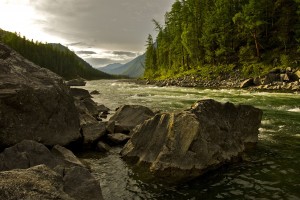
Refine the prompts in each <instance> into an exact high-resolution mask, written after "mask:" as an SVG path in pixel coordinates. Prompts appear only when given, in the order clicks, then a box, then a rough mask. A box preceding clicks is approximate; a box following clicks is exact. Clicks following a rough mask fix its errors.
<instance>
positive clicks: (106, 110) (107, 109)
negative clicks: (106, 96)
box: [97, 104, 110, 113]
mask: <svg viewBox="0 0 300 200" xmlns="http://www.w3.org/2000/svg"><path fill="white" fill-rule="evenodd" d="M97 110H98V111H99V112H106V113H108V112H109V111H110V109H109V108H108V107H106V106H105V105H103V104H100V105H97Z"/></svg>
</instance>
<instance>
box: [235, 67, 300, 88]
mask: <svg viewBox="0 0 300 200" xmlns="http://www.w3.org/2000/svg"><path fill="white" fill-rule="evenodd" d="M299 82H300V70H299V69H292V68H290V67H288V68H286V69H285V70H281V69H275V70H272V71H270V72H269V73H268V74H266V75H264V76H262V77H256V78H250V79H247V80H244V81H243V82H242V83H241V85H240V87H241V88H247V87H253V88H254V89H264V90H286V91H300V84H299Z"/></svg>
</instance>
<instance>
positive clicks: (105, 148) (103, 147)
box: [97, 141, 110, 152]
mask: <svg viewBox="0 0 300 200" xmlns="http://www.w3.org/2000/svg"><path fill="white" fill-rule="evenodd" d="M97 150H98V151H100V152H108V151H109V150H110V146H109V145H108V144H106V143H104V142H101V141H99V142H98V143H97Z"/></svg>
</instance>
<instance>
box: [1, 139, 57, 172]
mask: <svg viewBox="0 0 300 200" xmlns="http://www.w3.org/2000/svg"><path fill="white" fill-rule="evenodd" d="M0 155H2V156H1V157H2V163H3V165H2V168H0V171H3V170H12V169H27V168H29V167H33V166H36V165H41V164H45V165H47V166H48V167H50V168H54V167H55V166H56V165H58V164H60V161H59V160H57V158H56V157H55V156H54V155H53V154H51V152H50V151H49V149H48V148H47V147H45V146H44V145H43V144H40V143H37V142H35V141H32V140H24V141H22V142H20V143H18V144H16V145H14V146H12V147H9V148H6V149H5V150H4V151H3V152H2V153H1V154H0Z"/></svg>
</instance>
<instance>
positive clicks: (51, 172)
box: [0, 44, 262, 199]
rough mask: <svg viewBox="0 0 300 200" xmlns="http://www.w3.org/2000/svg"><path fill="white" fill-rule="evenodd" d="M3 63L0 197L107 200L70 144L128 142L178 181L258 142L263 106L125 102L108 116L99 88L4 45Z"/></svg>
mask: <svg viewBox="0 0 300 200" xmlns="http://www.w3.org/2000/svg"><path fill="white" fill-rule="evenodd" d="M0 66H1V68H0V108H1V109H0V161H1V162H0V178H1V181H0V198H1V199H102V194H101V188H100V183H99V182H98V181H96V180H95V179H94V177H93V176H92V175H91V173H90V172H89V170H88V167H87V166H85V165H84V164H83V163H82V162H81V161H80V160H79V159H78V158H76V156H75V155H74V154H73V153H72V151H71V150H73V151H86V150H88V151H90V150H92V151H101V152H106V151H109V150H110V148H112V147H114V146H121V147H123V146H124V145H125V147H124V149H123V151H122V156H123V158H124V159H125V158H126V159H128V158H134V159H135V160H136V159H137V160H139V162H138V163H141V162H147V163H150V164H151V167H150V171H151V172H153V173H154V174H155V175H157V176H158V177H163V178H167V179H168V180H170V182H173V180H176V182H177V181H179V182H180V181H183V180H186V179H190V178H194V177H197V176H200V175H202V174H203V173H204V172H206V171H208V170H211V169H215V168H217V167H218V166H220V165H222V164H224V163H227V162H230V161H231V160H232V159H234V158H236V157H238V156H239V155H240V154H241V153H242V152H243V151H245V150H246V149H247V148H248V146H249V144H255V143H256V142H257V134H258V126H259V124H260V120H261V115H262V112H261V111H260V110H259V109H256V108H253V107H251V106H240V105H239V106H235V105H233V104H231V103H226V104H221V103H219V102H215V101H214V100H204V101H199V102H197V103H196V104H195V105H193V106H192V108H191V109H190V110H187V111H183V112H180V113H159V112H158V113H154V112H153V111H152V110H151V109H149V108H147V107H145V106H141V105H123V106H121V107H119V108H118V109H117V110H116V111H115V113H114V115H113V116H112V117H111V118H110V119H107V117H108V115H109V114H110V109H109V108H107V107H106V106H105V105H101V104H97V103H95V102H94V101H93V99H92V98H93V97H92V96H91V93H92V94H98V93H99V92H98V91H93V92H91V93H89V91H87V90H85V89H82V88H78V87H75V88H74V87H73V88H70V87H69V86H67V85H66V84H65V82H64V81H63V79H62V78H61V77H59V76H57V75H56V74H54V73H52V72H50V71H49V70H47V69H43V68H40V67H39V66H36V65H35V64H33V63H31V62H29V61H27V60H26V59H24V58H23V57H22V56H20V55H19V54H18V53H16V52H15V51H13V50H12V49H10V48H8V47H7V46H5V45H2V44H0ZM181 82H187V81H186V80H185V79H184V80H181ZM187 158H188V159H187ZM17 177H18V181H16V178H17ZM100 182H101V180H100ZM16 189H17V192H15V190H16ZM1 195H2V196H1Z"/></svg>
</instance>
